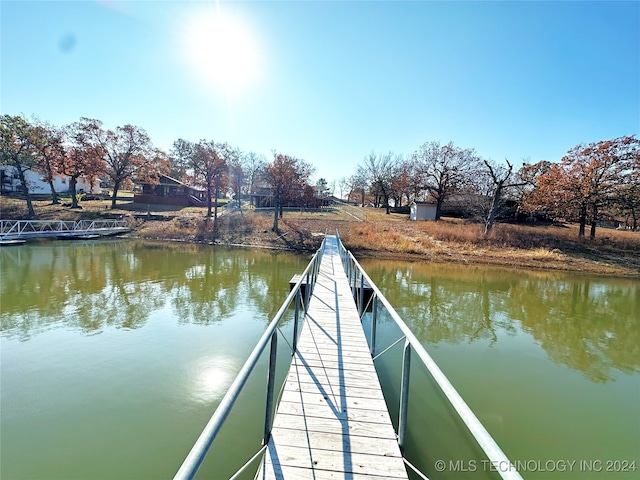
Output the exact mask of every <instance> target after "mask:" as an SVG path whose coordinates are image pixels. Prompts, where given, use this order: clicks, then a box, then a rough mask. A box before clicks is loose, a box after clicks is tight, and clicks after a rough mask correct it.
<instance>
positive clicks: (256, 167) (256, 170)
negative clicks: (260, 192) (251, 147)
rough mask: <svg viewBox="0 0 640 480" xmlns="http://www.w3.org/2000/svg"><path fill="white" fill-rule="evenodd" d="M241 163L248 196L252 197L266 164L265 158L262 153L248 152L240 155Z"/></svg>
mask: <svg viewBox="0 0 640 480" xmlns="http://www.w3.org/2000/svg"><path fill="white" fill-rule="evenodd" d="M242 165H243V170H244V174H245V178H246V184H247V188H248V193H249V196H250V197H252V198H253V194H254V193H255V192H256V184H257V181H258V178H259V177H260V176H261V175H262V174H264V170H265V168H266V166H267V160H266V159H265V158H264V156H262V155H257V154H256V153H254V152H249V153H246V154H244V155H243V156H242Z"/></svg>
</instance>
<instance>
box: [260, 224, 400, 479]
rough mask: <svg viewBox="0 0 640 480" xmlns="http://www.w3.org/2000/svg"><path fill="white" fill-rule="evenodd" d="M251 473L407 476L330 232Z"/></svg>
mask: <svg viewBox="0 0 640 480" xmlns="http://www.w3.org/2000/svg"><path fill="white" fill-rule="evenodd" d="M257 478H260V479H278V480H282V479H315V480H325V479H338V478H340V479H351V480H365V479H366V480H382V479H398V478H403V479H406V478H407V472H406V469H405V466H404V461H403V459H402V456H401V454H400V449H399V447H398V443H397V437H396V434H395V431H394V429H393V426H392V424H391V419H390V417H389V412H388V410H387V406H386V403H385V401H384V398H383V395H382V390H381V388H380V383H379V381H378V377H377V374H376V371H375V369H374V366H373V360H372V359H371V355H370V353H369V347H368V345H367V341H366V338H365V335H364V332H363V330H362V325H361V323H360V318H359V315H358V311H357V309H356V304H355V302H354V300H353V296H352V294H351V288H350V286H349V282H348V279H347V277H346V274H345V272H344V269H343V267H342V262H341V259H340V254H339V252H338V244H337V238H336V237H335V236H327V238H326V241H325V250H324V254H323V257H322V262H321V265H320V273H319V276H318V279H317V282H316V285H315V287H314V290H313V295H312V296H311V299H310V301H309V308H308V311H307V314H306V318H305V322H304V327H303V329H302V332H301V334H300V338H299V340H298V349H297V351H296V352H295V354H294V356H293V361H292V364H291V367H290V370H289V373H288V376H287V378H286V381H285V386H284V391H283V394H282V398H281V400H280V404H279V406H278V409H277V413H276V416H275V420H274V424H273V429H272V432H271V437H270V439H269V442H268V444H267V449H266V451H265V454H264V457H263V459H262V461H261V465H260V469H259V472H258V476H257Z"/></svg>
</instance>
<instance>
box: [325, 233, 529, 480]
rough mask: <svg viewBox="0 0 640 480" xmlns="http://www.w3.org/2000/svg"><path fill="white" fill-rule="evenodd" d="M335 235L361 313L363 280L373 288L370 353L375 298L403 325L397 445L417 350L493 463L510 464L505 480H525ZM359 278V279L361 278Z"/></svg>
mask: <svg viewBox="0 0 640 480" xmlns="http://www.w3.org/2000/svg"><path fill="white" fill-rule="evenodd" d="M336 236H337V237H338V238H337V240H338V250H339V252H340V256H341V258H342V263H343V267H344V269H345V272H346V274H347V277H348V278H349V281H350V282H351V283H352V285H353V291H354V294H355V292H356V291H357V286H358V280H360V302H359V312H360V315H361V316H362V314H363V312H364V311H365V310H366V309H364V308H363V306H362V299H363V296H362V292H363V290H364V288H363V287H364V283H365V282H368V284H369V286H370V288H371V289H372V290H373V300H372V301H373V317H372V321H371V355H372V356H373V355H374V350H375V328H376V319H377V303H378V302H376V299H377V300H379V301H380V303H381V304H382V305H383V306H384V307H385V309H386V310H387V312H388V313H389V315H390V316H391V318H392V319H393V321H394V322H395V323H396V325H397V326H398V327H399V328H400V331H401V332H402V335H403V336H404V339H405V344H404V351H403V362H402V363H403V365H402V381H401V387H400V411H399V421H398V444H399V445H400V449H401V451H402V453H403V455H404V441H405V435H406V428H407V410H408V404H409V379H410V376H409V369H410V364H411V352H412V351H413V352H415V353H416V354H417V355H418V358H419V359H420V360H422V363H423V364H424V366H425V367H426V368H427V370H428V371H429V373H430V374H431V376H432V377H433V379H434V380H435V381H436V383H437V384H438V386H439V387H440V389H441V390H442V392H443V393H444V395H445V396H446V397H447V400H448V401H449V403H450V404H451V405H452V406H453V408H454V409H455V411H456V412H457V413H458V415H459V416H460V418H461V419H462V421H463V422H464V424H465V425H466V426H467V428H468V429H469V431H470V432H471V434H472V435H473V437H474V438H475V440H476V442H478V445H479V446H480V448H482V450H483V451H484V453H485V454H486V455H487V458H488V459H489V461H491V463H492V464H493V465H509V466H510V467H509V468H506V469H503V468H497V470H498V473H499V474H500V476H501V477H502V478H503V479H505V480H522V476H521V475H520V473H518V471H517V470H516V469H515V467H513V464H512V463H511V461H509V459H508V458H507V456H506V455H505V453H504V452H503V451H502V449H501V448H500V447H499V446H498V444H497V443H496V441H495V440H494V439H493V437H492V436H491V434H489V432H488V431H487V429H486V428H485V427H484V425H482V423H480V420H478V417H476V415H475V414H474V413H473V411H472V410H471V408H469V406H468V405H467V403H466V402H465V401H464V400H463V399H462V397H461V396H460V394H459V393H458V392H457V390H456V389H455V388H454V386H453V385H452V384H451V382H450V381H449V379H448V378H447V377H446V376H445V374H444V373H443V372H442V370H440V367H438V365H437V364H436V362H435V361H434V360H433V358H431V355H429V354H428V353H427V351H426V350H425V349H424V347H423V346H422V344H421V343H420V341H419V340H418V339H417V338H416V336H415V335H414V334H413V332H412V331H411V330H410V329H409V327H408V326H407V325H406V324H405V323H404V321H403V320H402V318H400V315H398V313H397V312H396V311H395V309H394V308H393V306H391V304H390V303H389V301H388V300H387V299H386V298H385V296H384V295H383V294H382V292H381V291H380V290H379V289H378V287H377V286H376V285H375V284H374V283H373V281H372V280H371V278H369V276H368V275H367V273H366V272H365V271H364V269H363V268H362V266H361V265H360V264H359V263H358V261H357V260H356V259H355V257H354V256H353V255H352V254H351V252H349V251H347V249H346V248H345V247H344V245H343V244H342V241H341V240H340V237H339V235H338V233H337V232H336ZM358 277H359V278H358Z"/></svg>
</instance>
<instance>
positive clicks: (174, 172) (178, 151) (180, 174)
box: [169, 138, 194, 181]
mask: <svg viewBox="0 0 640 480" xmlns="http://www.w3.org/2000/svg"><path fill="white" fill-rule="evenodd" d="M193 149H194V144H193V143H192V142H190V141H188V140H184V139H183V138H179V139H178V140H176V141H175V142H173V147H172V148H171V151H170V152H169V175H171V176H172V177H173V178H175V179H177V180H180V181H183V180H184V179H185V178H186V176H187V170H188V169H189V164H190V162H191V156H192V155H193Z"/></svg>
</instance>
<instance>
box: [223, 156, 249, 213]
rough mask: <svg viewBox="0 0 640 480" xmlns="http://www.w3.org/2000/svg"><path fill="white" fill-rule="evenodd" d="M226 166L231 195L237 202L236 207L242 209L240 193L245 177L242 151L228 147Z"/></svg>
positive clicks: (242, 189)
mask: <svg viewBox="0 0 640 480" xmlns="http://www.w3.org/2000/svg"><path fill="white" fill-rule="evenodd" d="M227 167H228V174H229V186H230V187H231V191H232V192H233V196H234V197H235V199H236V201H237V202H238V208H239V209H240V211H242V193H243V191H244V186H245V183H246V180H247V179H246V174H245V170H244V165H243V161H242V153H241V152H240V150H239V149H231V148H230V149H228V158H227Z"/></svg>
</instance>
